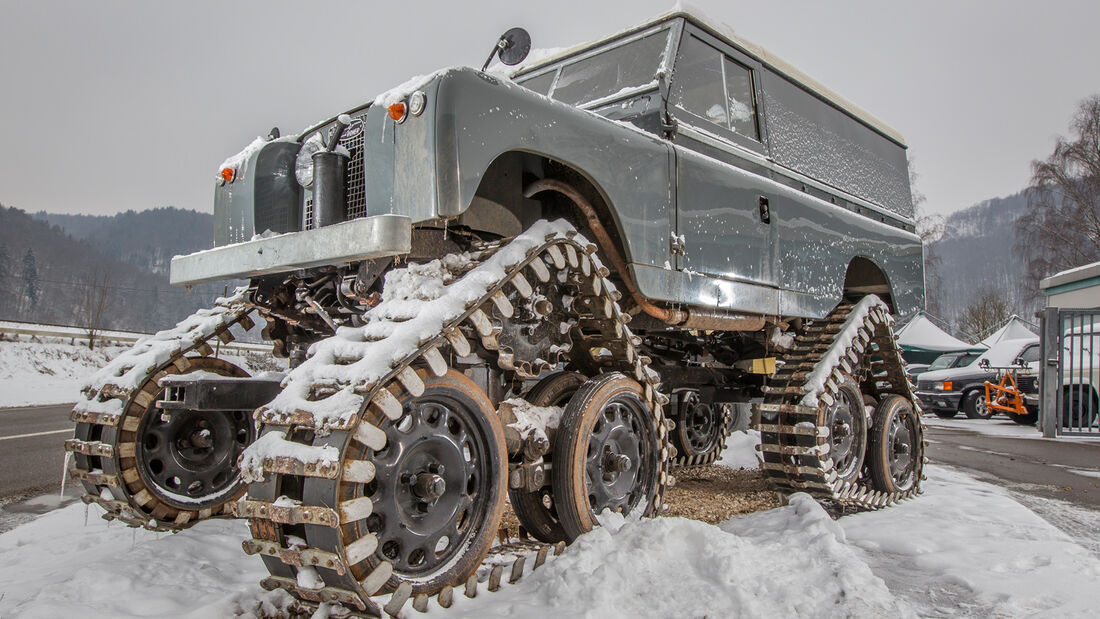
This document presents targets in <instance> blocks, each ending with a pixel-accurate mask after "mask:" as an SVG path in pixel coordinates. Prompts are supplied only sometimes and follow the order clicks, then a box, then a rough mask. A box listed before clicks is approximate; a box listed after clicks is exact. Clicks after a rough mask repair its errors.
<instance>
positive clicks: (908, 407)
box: [869, 395, 924, 492]
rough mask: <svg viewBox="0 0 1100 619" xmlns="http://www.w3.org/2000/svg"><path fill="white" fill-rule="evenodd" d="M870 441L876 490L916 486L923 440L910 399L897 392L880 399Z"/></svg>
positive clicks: (892, 490) (890, 490)
mask: <svg viewBox="0 0 1100 619" xmlns="http://www.w3.org/2000/svg"><path fill="white" fill-rule="evenodd" d="M870 442H871V445H870V452H871V453H870V455H869V457H870V469H871V481H872V483H873V485H874V487H875V489H876V490H883V491H886V492H905V491H907V490H909V489H910V488H912V487H913V486H914V485H916V483H917V481H918V480H919V479H920V475H921V470H922V469H923V463H924V439H923V436H922V432H921V428H920V419H918V418H917V415H916V413H914V412H913V405H912V404H911V403H910V402H909V400H907V399H905V398H903V397H901V396H899V395H888V396H886V397H885V398H883V400H882V402H881V403H880V404H879V405H878V408H876V409H875V413H874V424H873V426H872V428H871V441H870Z"/></svg>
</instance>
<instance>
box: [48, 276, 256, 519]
mask: <svg viewBox="0 0 1100 619" xmlns="http://www.w3.org/2000/svg"><path fill="white" fill-rule="evenodd" d="M252 309H253V307H252V306H251V305H250V304H249V303H248V301H247V291H246V289H245V288H238V289H237V290H236V291H235V292H234V294H233V295H232V296H230V297H227V298H221V299H218V300H217V301H216V302H215V304H214V306H213V307H212V308H210V309H202V310H199V311H198V312H196V313H195V314H192V315H191V316H189V317H187V318H185V319H184V320H182V321H180V323H179V324H178V325H177V327H176V328H175V329H168V330H165V331H161V332H159V333H157V334H155V335H153V336H151V337H149V338H144V339H142V340H140V341H138V342H137V343H136V344H134V346H133V347H132V348H131V349H130V350H128V351H126V352H125V353H123V354H122V355H119V356H118V357H116V358H115V359H114V360H112V362H111V363H110V364H109V365H108V366H107V368H104V370H101V371H100V373H99V374H97V375H96V376H95V377H94V378H93V380H92V381H91V382H92V385H91V386H89V387H87V388H86V389H85V390H84V392H83V393H84V400H83V401H82V402H79V403H77V405H76V406H75V407H74V408H73V412H72V413H71V414H70V419H71V420H72V421H73V422H75V423H76V432H75V436H74V438H73V439H71V440H68V441H65V450H66V451H68V452H71V453H72V454H73V463H72V465H71V466H70V468H69V470H68V471H67V473H68V475H69V476H70V478H72V479H75V480H79V481H81V482H82V483H83V485H84V490H85V494H84V496H83V497H81V500H82V501H83V502H84V503H86V504H92V503H94V504H96V505H99V506H100V507H102V508H103V509H104V510H105V511H106V513H105V514H103V518H104V519H106V520H118V521H120V522H123V523H125V524H126V525H128V526H131V527H142V528H145V529H149V530H152V531H179V530H182V529H186V528H188V527H190V526H191V525H193V524H195V523H196V522H199V521H201V520H203V519H205V518H210V517H216V516H222V517H232V513H231V504H232V502H233V500H234V499H235V498H236V496H229V497H227V498H226V502H225V503H223V504H221V505H219V506H217V507H216V508H207V509H200V510H187V509H177V508H174V507H171V506H168V505H166V504H164V503H162V502H160V501H158V500H156V499H155V498H154V497H153V496H152V495H151V494H150V492H149V490H148V489H147V488H146V486H145V484H144V482H143V481H142V480H141V478H140V476H139V475H138V472H137V469H136V463H135V459H134V453H133V444H132V439H133V437H132V435H133V433H134V432H136V431H137V429H138V424H139V423H140V415H141V412H142V411H144V409H145V408H146V407H147V406H148V405H149V404H150V402H152V400H153V399H154V398H155V397H156V395H157V394H158V393H159V392H160V387H159V386H158V385H157V382H158V381H159V380H160V379H161V378H163V377H165V376H167V375H168V374H173V373H178V372H184V371H186V370H187V369H188V368H189V367H190V366H191V365H193V364H194V363H197V361H196V360H197V359H205V358H211V357H213V356H214V354H215V349H214V347H212V346H211V345H210V342H211V340H214V339H215V338H216V339H218V340H219V341H220V342H222V343H229V342H232V341H233V339H234V338H233V334H232V333H231V332H230V330H229V329H230V327H232V326H233V325H236V324H240V325H241V326H242V327H243V328H244V329H245V330H246V331H247V330H250V329H251V328H252V326H253V323H252V319H251V318H249V316H248V314H249V313H250V312H251V311H252ZM189 321H194V322H197V323H199V324H197V325H196V326H194V327H193V328H187V327H186V325H188V323H189ZM151 343H169V344H170V348H171V351H172V352H171V354H170V356H169V358H168V360H167V361H165V362H163V363H160V364H156V365H152V366H150V367H148V368H139V367H136V364H137V363H140V362H141V361H142V352H143V351H146V350H148V349H149V345H150V344H151ZM133 370H137V371H138V372H139V373H140V374H139V375H140V376H142V378H140V380H138V381H136V384H138V385H141V387H139V388H138V389H133V388H131V387H129V386H125V385H121V384H119V382H121V381H117V380H112V379H111V377H110V376H104V375H105V374H107V373H108V372H109V371H111V372H113V374H115V375H121V374H124V373H126V374H128V373H130V372H132V371H133ZM96 383H98V387H97V386H95V384H96ZM112 410H115V411H120V413H117V414H112V413H110V412H104V411H112ZM95 411H100V412H95ZM242 490H243V488H242Z"/></svg>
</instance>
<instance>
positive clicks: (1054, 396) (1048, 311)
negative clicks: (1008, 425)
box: [1039, 307, 1062, 438]
mask: <svg viewBox="0 0 1100 619" xmlns="http://www.w3.org/2000/svg"><path fill="white" fill-rule="evenodd" d="M1039 318H1040V320H1039V325H1040V327H1039V328H1040V331H1039V333H1041V334H1042V338H1040V341H1039V347H1040V348H1039V350H1040V355H1041V356H1040V359H1041V363H1042V365H1041V366H1040V368H1041V369H1042V376H1040V377H1039V378H1040V380H1041V381H1042V384H1041V385H1040V389H1039V398H1040V402H1039V427H1041V428H1042V430H1043V436H1045V437H1046V438H1056V437H1057V436H1058V390H1059V387H1060V385H1059V383H1060V382H1061V380H1060V379H1061V375H1062V372H1061V368H1060V367H1059V363H1058V361H1059V358H1060V355H1059V353H1060V352H1061V351H1060V350H1059V346H1058V336H1059V335H1060V334H1059V330H1058V327H1059V325H1060V324H1061V321H1060V320H1059V319H1058V308H1056V307H1047V308H1043V311H1042V312H1040V313H1039Z"/></svg>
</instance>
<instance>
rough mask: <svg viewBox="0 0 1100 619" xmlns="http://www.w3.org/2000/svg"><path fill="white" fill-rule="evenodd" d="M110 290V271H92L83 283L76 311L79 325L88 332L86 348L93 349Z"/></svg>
mask: <svg viewBox="0 0 1100 619" xmlns="http://www.w3.org/2000/svg"><path fill="white" fill-rule="evenodd" d="M110 290H111V273H110V271H103V272H102V273H93V274H92V277H91V279H90V281H89V282H88V283H86V284H85V285H84V296H83V297H81V300H80V307H79V311H78V319H79V320H80V326H81V327H83V328H84V331H85V332H86V333H87V334H88V349H89V350H95V341H96V337H97V336H98V335H99V331H100V326H101V325H102V324H103V312H104V310H106V309H107V303H108V298H109V297H108V295H109V293H110Z"/></svg>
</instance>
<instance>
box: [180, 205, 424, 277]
mask: <svg viewBox="0 0 1100 619" xmlns="http://www.w3.org/2000/svg"><path fill="white" fill-rule="evenodd" d="M411 248H412V220H411V219H409V218H408V217H405V216H403V215H375V216H373V217H360V218H358V219H353V220H351V221H345V222H342V223H338V224H334V225H331V226H325V227H323V228H317V229H314V230H303V231H301V232H290V233H287V234H280V235H278V236H273V237H269V238H259V239H255V240H252V241H246V242H244V243H237V244H235V245H226V246H224V247H215V248H214V249H207V250H205V251H200V252H195V253H193V254H189V255H186V256H176V257H175V258H172V267H171V271H170V274H169V281H170V282H171V283H172V285H174V286H186V285H189V284H200V283H202V282H210V281H217V280H224V279H249V278H252V277H257V276H260V275H270V274H272V273H286V272H289V271H296V270H298V269H307V268H310V267H318V266H326V265H335V266H340V265H344V264H350V263H352V262H358V261H360V260H370V259H372V258H383V257H386V256H397V255H400V254H407V253H409V251H410V250H411Z"/></svg>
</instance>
